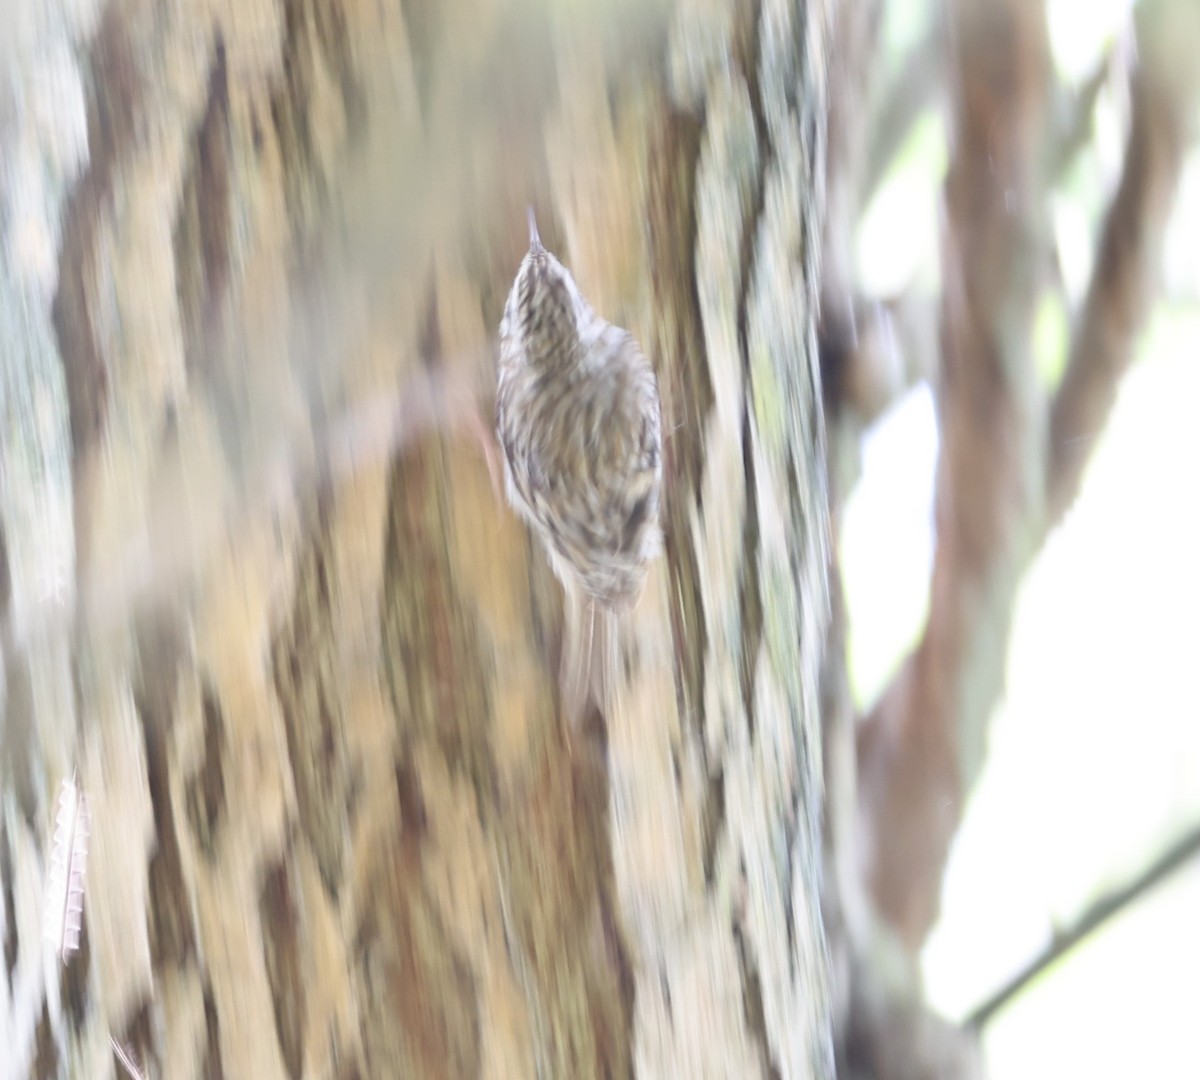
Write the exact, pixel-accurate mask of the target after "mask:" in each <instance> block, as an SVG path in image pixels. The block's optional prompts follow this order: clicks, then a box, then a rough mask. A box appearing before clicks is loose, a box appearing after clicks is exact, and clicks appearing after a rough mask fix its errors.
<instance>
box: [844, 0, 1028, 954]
mask: <svg viewBox="0 0 1200 1080" xmlns="http://www.w3.org/2000/svg"><path fill="white" fill-rule="evenodd" d="M948 18H949V23H948V26H949V30H950V40H951V44H952V47H953V48H954V50H955V54H954V55H953V57H952V71H953V80H954V90H953V99H954V115H953V123H952V127H951V141H952V156H951V162H950V167H949V170H948V173H947V178H946V186H945V201H946V213H945V227H944V233H943V248H942V250H943V256H942V267H943V280H944V282H945V284H944V287H943V296H942V310H941V338H942V349H941V354H942V370H941V378H940V384H939V388H938V408H939V420H940V427H941V434H942V450H941V459H940V462H939V471H938V485H937V505H936V515H937V537H938V546H937V552H936V555H935V559H934V567H933V580H932V586H931V595H930V610H929V620H928V624H927V626H926V631H925V635H924V638H923V640H922V641H921V643H920V645H919V646H918V648H917V650H916V652H915V653H914V654H913V656H912V657H911V658H910V659H909V660H908V662H907V663H906V665H905V667H904V669H903V670H902V671H901V673H900V675H899V676H898V678H897V679H896V681H895V683H894V684H893V685H892V687H891V688H890V689H889V690H888V691H887V692H886V693H885V695H884V696H883V698H882V699H881V701H880V702H879V704H878V705H877V707H876V708H875V710H874V711H873V713H872V714H871V716H870V717H869V718H868V719H867V721H866V723H865V724H864V726H863V729H862V731H861V735H860V739H859V745H858V756H859V778H860V790H859V798H860V821H861V823H862V826H863V827H862V830H861V832H862V835H863V836H864V840H865V845H866V846H865V849H864V852H863V856H864V866H865V868H866V876H867V881H868V887H869V888H870V890H871V892H872V894H873V896H874V898H875V901H876V904H877V905H878V907H879V909H880V911H881V913H882V914H883V915H884V917H885V918H886V919H887V920H888V921H889V922H890V923H891V924H892V925H893V926H894V927H895V928H896V929H897V931H898V933H899V934H900V936H901V938H902V939H903V940H904V942H905V943H906V944H907V945H908V946H909V947H910V948H913V949H915V948H916V947H917V946H918V945H919V944H920V942H921V941H922V940H923V939H924V937H925V935H926V933H927V932H928V929H929V927H930V926H931V925H932V923H933V921H934V919H935V917H936V914H937V905H938V895H939V892H940V889H941V880H942V870H943V867H944V865H945V861H946V856H947V853H948V851H949V846H950V841H951V839H952V837H953V835H954V833H955V831H956V830H957V828H958V823H959V821H960V818H961V813H962V797H963V792H964V791H965V790H966V789H967V788H968V787H969V785H970V782H971V781H972V779H973V776H974V774H975V772H976V771H977V770H978V768H979V764H980V762H981V760H982V746H983V730H984V728H985V725H986V721H987V718H988V715H989V713H990V711H991V706H992V703H993V702H994V701H995V700H996V697H997V695H998V693H999V691H1000V687H1001V685H1002V679H1003V658H1004V642H1005V640H1006V639H1007V636H1008V627H1009V622H1010V618H1011V610H1012V601H1013V597H1014V595H1015V592H1016V584H1017V572H1018V569H1019V552H1020V550H1021V542H1022V535H1023V531H1024V529H1025V527H1026V522H1027V521H1028V519H1029V517H1030V515H1031V512H1032V508H1033V507H1034V506H1035V505H1036V502H1035V499H1036V491H1037V483H1036V480H1035V479H1034V478H1033V477H1031V476H1030V475H1029V473H1030V471H1031V464H1030V463H1031V462H1035V461H1036V460H1037V452H1036V451H1037V444H1038V440H1039V432H1038V430H1037V426H1036V424H1035V421H1034V418H1035V417H1036V408H1035V402H1034V395H1035V393H1036V383H1035V380H1034V377H1033V366H1032V360H1031V353H1030V340H1031V336H1032V327H1033V318H1034V311H1035V303H1036V296H1037V282H1038V276H1039V275H1038V272H1037V271H1038V265H1039V260H1040V258H1041V253H1042V252H1043V251H1044V244H1043V242H1042V240H1043V237H1042V235H1041V217H1040V215H1041V212H1042V207H1043V205H1044V173H1043V171H1042V169H1041V165H1042V160H1041V149H1042V147H1043V146H1044V145H1045V143H1044V129H1045V124H1046V118H1047V115H1048V102H1047V96H1048V94H1047V89H1048V87H1049V84H1050V79H1049V50H1048V43H1047V40H1046V27H1045V19H1044V13H1043V11H1042V8H1041V5H1040V4H1038V3H1035V2H1033V0H1007V2H1005V3H996V2H986V3H985V2H983V0H956V2H955V3H952V4H951V5H950V10H949V12H948Z"/></svg>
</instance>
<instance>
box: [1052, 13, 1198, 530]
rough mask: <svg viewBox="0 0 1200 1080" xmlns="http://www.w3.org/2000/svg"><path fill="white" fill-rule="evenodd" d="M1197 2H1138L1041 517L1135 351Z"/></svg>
mask: <svg viewBox="0 0 1200 1080" xmlns="http://www.w3.org/2000/svg"><path fill="white" fill-rule="evenodd" d="M1198 22H1200V17H1198V16H1197V15H1196V10H1195V5H1194V4H1189V3H1186V2H1183V0H1177V2H1162V3H1159V4H1156V5H1149V6H1147V7H1144V8H1142V9H1139V19H1138V31H1139V48H1140V52H1141V58H1140V62H1139V64H1138V67H1137V69H1136V70H1135V71H1134V73H1133V77H1132V87H1131V91H1132V102H1133V113H1132V122H1131V126H1130V132H1129V140H1128V143H1127V147H1126V151H1125V167H1124V174H1123V176H1122V178H1121V184H1120V187H1119V188H1118V190H1117V193H1116V196H1115V197H1114V199H1113V202H1112V205H1111V206H1110V208H1109V211H1108V217H1107V219H1106V221H1105V223H1104V232H1103V235H1102V238H1101V241H1100V248H1099V252H1098V253H1097V256H1096V264H1095V270H1094V271H1093V275H1092V280H1091V284H1090V286H1089V288H1088V294H1087V299H1086V301H1085V303H1084V307H1083V311H1082V314H1081V318H1080V321H1079V325H1078V326H1077V328H1076V330H1075V336H1074V340H1073V342H1072V346H1071V355H1070V359H1069V360H1068V363H1067V370H1066V373H1065V374H1064V376H1063V380H1062V383H1061V385H1060V386H1059V389H1058V393H1057V395H1056V397H1055V399H1054V403H1053V406H1052V409H1051V414H1050V432H1049V462H1048V465H1047V477H1046V484H1047V525H1049V526H1052V525H1054V524H1055V523H1057V522H1058V521H1059V520H1060V519H1061V517H1062V515H1063V513H1064V512H1065V511H1066V509H1067V508H1068V507H1069V506H1070V505H1071V503H1072V502H1073V501H1074V499H1075V496H1076V494H1077V493H1078V491H1079V483H1080V480H1081V478H1082V475H1083V470H1084V467H1085V466H1086V464H1087V461H1088V459H1089V457H1090V456H1091V451H1092V448H1093V446H1094V445H1095V442H1096V440H1097V438H1098V437H1099V434H1100V432H1101V430H1103V427H1104V424H1105V421H1106V420H1107V419H1108V414H1109V412H1110V411H1111V409H1112V406H1113V402H1114V401H1115V400H1116V394H1117V385H1118V383H1119V382H1120V379H1121V376H1122V375H1124V374H1125V372H1126V370H1127V369H1128V367H1129V365H1130V363H1131V362H1132V360H1133V355H1134V346H1135V341H1136V338H1137V335H1138V333H1139V332H1140V331H1141V329H1142V327H1143V326H1144V325H1145V322H1146V319H1147V317H1148V315H1149V312H1150V306H1151V303H1152V300H1153V297H1154V292H1155V288H1156V285H1157V281H1156V279H1157V275H1158V269H1159V253H1160V250H1161V247H1162V240H1163V233H1164V230H1165V229H1166V225H1167V221H1168V218H1169V215H1170V211H1171V205H1172V203H1173V202H1174V196H1175V189H1176V187H1177V186H1178V182H1179V175H1180V171H1181V169H1182V167H1183V158H1184V153H1185V151H1186V149H1187V146H1188V143H1189V141H1190V134H1191V131H1190V129H1191V127H1192V124H1191V113H1192V110H1193V106H1194V102H1195V98H1196V94H1197V90H1198V89H1200V79H1198V74H1197V73H1198V67H1197V65H1196V63H1195V62H1194V60H1193V61H1191V62H1186V61H1184V60H1183V59H1182V58H1180V57H1179V56H1178V53H1177V50H1178V42H1179V41H1195V40H1197V35H1198V34H1200V26H1197V25H1196V24H1197V23H1198Z"/></svg>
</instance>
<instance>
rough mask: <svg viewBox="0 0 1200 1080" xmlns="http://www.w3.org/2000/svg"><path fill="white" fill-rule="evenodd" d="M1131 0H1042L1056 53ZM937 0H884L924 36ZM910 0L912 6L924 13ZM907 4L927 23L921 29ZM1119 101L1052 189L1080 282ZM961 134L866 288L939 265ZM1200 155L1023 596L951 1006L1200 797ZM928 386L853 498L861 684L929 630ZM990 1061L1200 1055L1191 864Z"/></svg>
mask: <svg viewBox="0 0 1200 1080" xmlns="http://www.w3.org/2000/svg"><path fill="white" fill-rule="evenodd" d="M1130 7H1131V3H1130V0H1103V2H1097V0H1051V2H1050V4H1049V12H1050V33H1051V42H1052V45H1053V48H1054V51H1055V59H1056V62H1057V63H1058V65H1059V70H1060V74H1061V75H1062V77H1063V78H1064V79H1066V80H1075V81H1081V80H1082V79H1083V78H1085V77H1086V75H1087V73H1088V72H1090V70H1091V69H1092V66H1093V65H1094V64H1095V62H1096V59H1097V57H1098V56H1099V55H1100V53H1101V51H1102V50H1103V49H1104V48H1105V47H1107V44H1108V43H1109V42H1111V41H1112V40H1114V36H1115V35H1116V33H1117V31H1118V29H1119V28H1120V26H1121V24H1122V20H1124V19H1126V18H1127V16H1128V12H1129V9H1130ZM924 8H925V4H924V0H889V14H888V33H889V36H890V39H891V40H893V41H896V42H911V41H912V40H914V39H915V37H916V36H917V35H918V34H919V32H920V25H921V23H920V15H919V13H920V12H921V11H922V10H924ZM914 12H915V13H917V14H914ZM914 27H915V28H916V29H914ZM1121 108H1122V104H1121V102H1120V101H1119V100H1110V99H1108V98H1105V99H1102V101H1101V103H1100V106H1099V116H1098V137H1097V145H1096V146H1095V147H1093V148H1092V149H1091V150H1089V151H1088V152H1087V153H1085V154H1084V155H1083V156H1082V157H1081V159H1080V161H1079V163H1078V164H1077V165H1076V167H1075V168H1074V169H1073V170H1072V171H1071V173H1070V174H1069V175H1068V177H1066V178H1065V181H1064V184H1063V187H1062V190H1061V192H1060V193H1059V194H1058V195H1057V196H1056V198H1055V200H1054V203H1053V205H1052V207H1051V210H1052V218H1053V228H1054V232H1055V237H1056V239H1057V240H1058V243H1059V247H1060V254H1061V257H1062V262H1063V267H1064V275H1065V278H1066V284H1067V292H1068V296H1069V298H1070V301H1071V302H1072V303H1076V302H1077V301H1078V298H1079V297H1080V295H1081V294H1082V289H1083V287H1084V285H1085V284H1086V281H1087V278H1088V275H1089V274H1090V272H1091V263H1092V259H1093V256H1094V241H1095V235H1096V229H1097V223H1098V220H1099V215H1100V212H1101V210H1102V208H1103V206H1104V205H1105V202H1106V200H1107V197H1108V194H1109V192H1111V190H1112V187H1113V185H1114V184H1115V182H1116V177H1117V169H1118V168H1119V164H1120V150H1121V144H1120V123H1121V120H1120V118H1121ZM944 167H945V133H944V129H943V125H942V122H941V120H940V119H939V118H938V117H937V116H936V115H934V114H933V113H932V112H931V113H930V115H929V116H928V117H927V118H926V119H925V120H924V121H923V122H921V123H919V124H918V125H917V128H916V129H915V130H914V132H913V133H912V136H911V137H910V138H909V140H908V142H907V144H906V146H905V148H904V150H903V151H902V152H901V155H900V159H899V161H898V163H897V168H896V169H895V171H894V172H893V174H892V175H890V176H889V178H888V180H887V181H886V182H885V184H884V185H883V186H882V188H881V190H880V192H879V193H878V196H877V198H876V199H875V201H874V203H873V204H872V205H871V206H870V207H868V208H867V210H866V212H865V214H864V218H863V221H862V225H861V228H860V233H859V246H858V253H857V254H858V265H859V273H860V280H861V283H862V286H863V288H864V290H865V291H867V292H868V293H872V292H878V293H881V294H888V293H891V292H895V291H899V290H901V289H904V288H910V289H911V288H916V289H919V290H926V291H931V290H932V289H934V288H936V284H937V266H936V261H937V232H936V229H937V212H938V211H937V207H938V199H939V190H938V188H939V184H940V179H941V175H942V171H943V169H944ZM1198 249H1200V154H1197V155H1194V156H1193V159H1192V160H1191V162H1190V164H1189V167H1188V170H1187V172H1186V174H1185V180H1184V184H1183V188H1182V190H1181V193H1180V199H1179V203H1178V205H1177V207H1176V211H1175V217H1174V220H1173V224H1172V228H1171V229H1170V230H1169V233H1168V242H1167V247H1166V251H1165V253H1164V259H1165V269H1166V279H1165V288H1166V293H1167V295H1168V296H1169V297H1170V301H1169V302H1167V303H1164V304H1163V305H1161V306H1160V308H1159V310H1158V312H1157V313H1156V316H1155V318H1154V320H1153V322H1152V325H1151V327H1150V328H1149V330H1148V332H1147V333H1146V334H1145V335H1144V337H1143V340H1142V342H1141V344H1140V347H1139V357H1138V361H1137V364H1136V366H1135V367H1134V369H1133V370H1132V371H1131V372H1130V374H1129V375H1128V376H1127V377H1126V379H1125V381H1124V382H1123V384H1122V387H1121V391H1120V395H1119V398H1118V402H1117V405H1116V408H1115V410H1114V413H1113V415H1112V417H1111V420H1110V422H1109V425H1108V427H1107V428H1106V430H1105V431H1104V433H1103V435H1102V438H1101V440H1100V443H1099V445H1098V446H1097V448H1096V451H1095V454H1094V456H1093V458H1092V461H1091V464H1090V465H1089V468H1088V472H1087V475H1086V478H1085V481H1084V487H1083V491H1082V493H1081V496H1080V498H1079V500H1078V501H1077V503H1076V504H1075V506H1074V508H1073V509H1072V511H1071V512H1070V513H1069V515H1068V516H1067V518H1066V520H1065V521H1064V523H1063V525H1062V527H1061V528H1060V529H1058V530H1057V531H1056V532H1055V533H1054V534H1053V535H1052V536H1051V537H1050V538H1049V540H1048V542H1047V543H1046V545H1045V547H1044V548H1043V550H1042V551H1041V553H1040V554H1039V556H1038V558H1037V560H1036V561H1035V563H1034V565H1033V566H1032V567H1031V569H1030V571H1029V573H1028V575H1027V576H1026V578H1025V580H1024V582H1023V584H1022V587H1021V591H1020V594H1019V598H1018V605H1017V610H1016V617H1015V623H1014V628H1013V636H1012V640H1011V643H1010V645H1011V647H1010V652H1009V657H1008V669H1007V670H1008V679H1007V694H1006V697H1005V699H1004V701H1003V703H1002V704H1001V706H1000V707H999V708H998V710H997V713H996V715H995V717H994V719H993V723H992V726H991V729H990V741H989V755H988V759H987V764H986V768H985V771H984V774H983V777H982V780H981V782H980V784H979V785H978V787H977V789H976V790H975V791H974V792H973V793H972V796H971V799H970V802H969V805H968V809H967V816H966V820H965V822H964V825H963V828H962V829H961V831H960V833H959V835H958V837H957V840H956V843H955V846H954V849H953V851H952V855H951V861H950V865H949V868H948V872H947V876H946V881H945V886H944V892H943V904H942V909H943V915H942V919H941V921H940V923H939V924H938V926H937V927H936V928H935V931H934V934H933V936H932V938H931V940H930V942H929V944H928V946H927V948H926V950H925V954H924V957H923V966H924V973H925V978H926V985H927V991H928V994H929V998H930V1000H931V1002H932V1003H933V1004H934V1005H935V1007H937V1008H939V1009H940V1010H942V1011H943V1012H945V1013H946V1015H948V1016H949V1017H951V1018H959V1017H961V1016H963V1015H965V1014H967V1013H968V1012H970V1010H971V1009H972V1007H973V1006H975V1005H976V1004H977V1003H979V1002H980V1001H981V1000H983V999H984V998H986V997H987V996H988V995H989V994H990V993H991V992H992V991H993V990H994V989H996V988H997V987H998V986H999V985H1001V984H1002V983H1003V982H1004V981H1005V980H1006V978H1007V977H1008V976H1009V975H1010V974H1012V973H1013V972H1014V971H1015V970H1017V969H1018V968H1020V967H1021V966H1022V965H1023V964H1024V963H1025V961H1027V960H1028V959H1029V958H1030V957H1032V956H1034V955H1036V954H1037V953H1039V952H1040V951H1041V950H1042V949H1043V948H1044V947H1045V945H1046V943H1047V941H1048V939H1049V937H1050V934H1051V932H1052V928H1053V927H1054V926H1055V925H1056V924H1063V923H1067V922H1070V921H1071V920H1073V919H1074V918H1075V916H1076V915H1077V914H1078V912H1079V911H1080V910H1081V909H1082V908H1083V907H1084V906H1086V905H1087V904H1088V903H1089V902H1090V901H1091V900H1093V899H1094V898H1095V897H1096V896H1097V895H1099V894H1100V893H1101V892H1103V891H1105V890H1106V889H1108V888H1111V887H1112V886H1113V885H1115V884H1117V883H1119V882H1122V881H1125V880H1127V879H1128V878H1129V877H1131V876H1133V875H1134V874H1136V873H1137V872H1138V871H1139V870H1140V869H1141V868H1142V867H1143V866H1144V865H1145V864H1146V863H1148V862H1149V861H1150V860H1151V859H1152V858H1153V857H1155V856H1156V855H1157V854H1159V853H1160V852H1161V851H1162V849H1163V848H1164V847H1166V846H1167V845H1168V844H1169V842H1170V841H1171V840H1172V839H1173V838H1174V837H1175V836H1177V835H1178V834H1179V832H1180V831H1181V830H1182V829H1183V828H1185V827H1187V826H1189V825H1193V824H1195V823H1196V822H1197V821H1200V690H1198V689H1197V683H1196V678H1195V671H1196V670H1197V665H1198V664H1200V422H1198V421H1197V409H1198V408H1200V250H1198ZM1067 325H1068V317H1067V313H1066V311H1065V310H1064V308H1063V305H1062V304H1061V302H1060V301H1059V300H1058V299H1057V298H1055V297H1052V296H1047V297H1046V299H1045V301H1044V303H1043V306H1042V309H1041V310H1040V312H1039V318H1038V323H1037V327H1036V331H1035V353H1036V356H1037V362H1038V369H1039V372H1040V373H1041V374H1042V376H1043V378H1044V379H1045V380H1046V381H1047V382H1052V381H1053V380H1054V379H1055V378H1056V377H1057V374H1058V372H1059V371H1061V367H1062V363H1063V359H1064V353H1065V346H1066V342H1067V333H1068V331H1067ZM933 409H934V404H933V400H932V396H931V394H930V392H929V390H928V388H926V387H919V388H917V389H916V390H914V391H913V392H912V393H910V394H909V395H908V396H906V397H905V398H904V399H903V400H901V401H900V402H898V403H897V404H896V405H895V406H894V407H893V408H892V409H891V410H890V411H889V412H888V413H887V414H886V415H885V416H884V417H883V418H882V419H881V420H880V422H879V423H878V424H877V425H876V426H875V428H874V429H873V430H872V431H871V432H870V433H869V434H868V436H867V438H866V439H865V440H864V445H863V472H862V478H861V481H860V483H859V485H858V487H857V488H856V489H855V491H854V492H853V494H852V495H851V497H850V499H849V501H848V503H847V505H846V507H845V515H844V520H843V533H842V540H841V543H842V551H841V555H842V566H843V574H844V577H845V583H846V599H847V604H848V607H849V612H850V620H851V656H850V664H851V678H852V684H853V686H854V690H855V693H856V695H857V697H858V699H859V701H860V702H862V703H868V702H870V701H871V700H872V699H873V698H874V696H875V695H876V694H877V693H878V692H879V690H880V689H881V688H882V687H883V686H884V685H886V682H887V680H888V679H889V678H890V676H891V674H892V673H893V672H894V670H895V668H896V666H897V665H898V663H899V661H900V659H901V657H902V656H903V655H904V653H905V652H906V651H907V649H908V648H909V647H911V645H912V644H913V642H914V641H915V640H916V639H917V637H918V636H919V634H920V630H921V626H922V623H923V621H924V618H925V612H926V603H927V589H928V575H929V568H930V562H931V558H932V551H933V536H932V493H933V469H934V465H935V462H936V454H937V433H936V427H935V424H934V412H933ZM985 1046H986V1051H987V1057H988V1067H989V1074H990V1077H991V1080H1041V1078H1043V1077H1044V1078H1046V1080H1050V1078H1054V1080H1059V1078H1061V1077H1064V1076H1080V1077H1083V1076H1086V1077H1088V1078H1089V1080H1110V1078H1111V1080H1118V1078H1120V1080H1126V1078H1128V1077H1131V1076H1145V1077H1154V1078H1155V1080H1175V1078H1179V1080H1184V1078H1187V1080H1196V1078H1198V1077H1200V863H1193V864H1192V865H1191V866H1190V867H1189V868H1188V869H1187V870H1186V871H1183V872H1180V873H1179V874H1177V875H1175V876H1174V877H1173V878H1171V879H1170V880H1169V881H1168V882H1167V883H1165V884H1163V885H1162V886H1160V887H1159V888H1158V889H1157V890H1155V891H1154V892H1153V893H1151V894H1149V895H1148V896H1147V897H1146V899H1144V900H1143V901H1142V902H1141V903H1140V904H1137V905H1135V906H1134V907H1132V908H1130V909H1129V910H1128V911H1127V912H1126V913H1125V914H1124V915H1123V916H1121V917H1119V918H1118V919H1116V920H1114V921H1113V922H1112V923H1110V924H1109V925H1108V926H1107V927H1106V928H1105V929H1103V930H1101V931H1100V932H1098V933H1097V934H1095V935H1094V936H1093V937H1091V938H1090V939H1089V940H1088V941H1087V942H1086V943H1085V944H1084V945H1083V946H1082V947H1080V948H1079V949H1078V950H1076V951H1074V952H1072V953H1071V954H1069V955H1068V956H1067V957H1066V958H1064V959H1063V960H1062V961H1060V963H1059V964H1058V965H1056V966H1055V967H1054V968H1052V969H1051V970H1050V971H1048V972H1047V973H1046V974H1045V975H1044V976H1043V977H1042V978H1041V979H1039V980H1038V981H1037V982H1036V983H1035V984H1034V985H1033V986H1032V987H1030V988H1029V989H1028V990H1027V991H1026V992H1025V993H1024V994H1023V995H1021V997H1020V998H1018V999H1017V1000H1015V1001H1014V1002H1013V1003H1012V1004H1011V1005H1010V1006H1009V1007H1008V1008H1007V1009H1006V1010H1004V1011H1003V1012H1002V1013H1000V1014H997V1016H996V1017H995V1018H994V1019H993V1021H992V1022H991V1024H990V1025H989V1027H988V1029H987V1038H986V1044H985Z"/></svg>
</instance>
